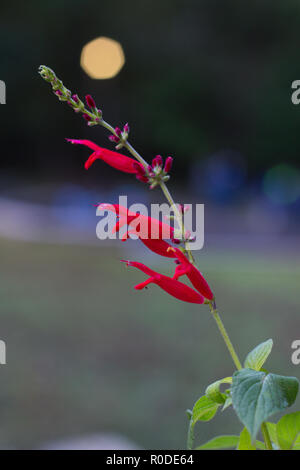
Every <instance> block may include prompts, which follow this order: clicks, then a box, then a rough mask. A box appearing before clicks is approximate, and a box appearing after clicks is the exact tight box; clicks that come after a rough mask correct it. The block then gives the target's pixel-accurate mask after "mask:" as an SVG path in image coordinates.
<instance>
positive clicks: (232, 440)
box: [195, 436, 239, 450]
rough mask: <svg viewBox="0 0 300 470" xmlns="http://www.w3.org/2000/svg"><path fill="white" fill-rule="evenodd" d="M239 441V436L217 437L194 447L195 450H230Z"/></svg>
mask: <svg viewBox="0 0 300 470" xmlns="http://www.w3.org/2000/svg"><path fill="white" fill-rule="evenodd" d="M238 441H239V436H218V437H214V438H213V439H211V440H210V441H208V442H206V443H205V444H202V445H201V446H199V447H196V449H195V450H217V449H231V448H233V447H236V445H237V443H238Z"/></svg>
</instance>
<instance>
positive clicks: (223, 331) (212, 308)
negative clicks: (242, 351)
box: [209, 302, 242, 370]
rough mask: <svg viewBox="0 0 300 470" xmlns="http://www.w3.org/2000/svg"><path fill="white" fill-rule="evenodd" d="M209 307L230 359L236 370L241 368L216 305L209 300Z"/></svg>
mask: <svg viewBox="0 0 300 470" xmlns="http://www.w3.org/2000/svg"><path fill="white" fill-rule="evenodd" d="M209 307H210V311H211V314H212V316H213V317H214V319H215V321H216V323H217V325H218V328H219V331H220V333H221V335H222V338H223V340H224V342H225V344H226V346H227V349H228V351H229V354H230V356H231V357H232V360H233V362H234V364H235V366H236V368H237V369H238V370H240V369H242V364H241V362H240V360H239V358H238V355H237V353H236V352H235V349H234V347H233V344H232V342H231V341H230V338H229V336H228V333H227V331H226V329H225V326H224V323H223V322H222V320H221V317H220V315H219V313H218V311H217V309H216V307H215V306H214V305H213V304H212V303H211V302H210V303H209Z"/></svg>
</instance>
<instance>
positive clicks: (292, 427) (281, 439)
mask: <svg viewBox="0 0 300 470" xmlns="http://www.w3.org/2000/svg"><path fill="white" fill-rule="evenodd" d="M276 431H277V438H278V444H279V446H280V448H281V449H282V450H291V449H292V448H293V446H294V444H295V443H296V440H297V438H298V437H300V411H298V412H296V413H290V414H288V415H285V416H283V417H282V418H281V419H280V420H279V421H278V423H277V426H276Z"/></svg>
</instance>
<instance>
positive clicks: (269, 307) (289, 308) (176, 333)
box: [0, 240, 300, 449]
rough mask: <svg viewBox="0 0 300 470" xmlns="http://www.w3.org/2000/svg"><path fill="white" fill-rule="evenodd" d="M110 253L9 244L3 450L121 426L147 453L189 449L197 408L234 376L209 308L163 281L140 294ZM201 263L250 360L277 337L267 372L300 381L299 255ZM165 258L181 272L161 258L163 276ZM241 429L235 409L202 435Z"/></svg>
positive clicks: (204, 258)
mask: <svg viewBox="0 0 300 470" xmlns="http://www.w3.org/2000/svg"><path fill="white" fill-rule="evenodd" d="M103 246H104V245H102V247H100V244H99V247H78V246H55V245H42V244H41V245H39V244H31V243H21V242H13V241H7V240H0V251H1V268H0V295H1V296H0V298H1V311H0V339H3V340H5V341H6V344H7V365H6V366H1V367H0V374H1V380H0V384H1V385H0V447H2V448H7V447H13V448H30V447H35V446H38V445H40V444H42V443H44V442H45V441H49V440H52V439H59V438H63V437H65V436H72V435H74V436H78V435H81V434H89V433H94V432H97V433H98V432H103V431H104V432H105V431H113V432H119V433H122V434H124V435H126V436H128V437H129V438H131V439H132V440H134V441H135V442H136V443H137V444H138V445H139V446H142V447H144V448H152V449H159V448H161V449H162V448H169V449H170V448H184V447H185V442H186V430H187V418H186V414H185V410H186V408H189V407H191V406H192V405H193V403H194V401H195V400H196V399H197V398H198V396H199V395H200V394H203V393H204V390H205V387H206V385H207V384H208V383H210V382H212V381H214V380H216V379H218V378H221V377H223V376H226V375H229V374H231V373H232V364H231V361H230V358H229V356H228V354H227V351H226V350H225V347H224V345H223V343H222V340H221V339H220V338H219V336H218V334H217V330H216V326H215V324H214V322H213V320H212V318H210V315H209V313H208V309H207V307H205V306H202V307H198V306H194V305H188V304H185V303H181V302H179V301H176V300H175V299H173V298H171V297H169V296H167V295H166V294H165V293H164V292H162V291H161V290H160V289H159V288H158V287H157V286H150V287H149V289H148V290H145V291H143V292H136V291H134V289H133V286H134V284H136V283H138V282H141V280H142V279H144V276H143V274H142V273H140V272H138V271H136V270H134V269H132V270H131V269H129V268H128V269H127V268H126V267H125V266H123V265H120V263H119V262H118V260H119V259H120V258H122V257H123V256H124V254H123V256H122V254H121V253H120V252H119V251H118V249H116V250H112V249H106V248H103ZM138 259H139V260H141V261H142V260H143V259H142V257H140V256H139V257H138ZM199 260H200V261H201V270H202V271H203V272H204V273H205V275H206V277H207V279H208V280H209V282H210V283H211V284H212V285H213V288H214V291H215V292H216V293H217V300H218V305H219V307H220V309H221V311H222V312H223V315H222V317H223V320H224V322H225V325H226V327H227V329H228V331H229V333H230V336H231V338H232V341H233V343H234V344H236V347H237V350H238V352H239V354H240V356H241V357H242V358H244V357H245V355H246V354H247V352H248V351H249V350H250V349H251V348H253V347H254V346H256V345H257V344H258V343H259V342H261V341H263V340H265V339H267V338H269V337H272V338H273V339H274V342H275V346H274V350H273V354H272V356H271V359H269V361H268V363H267V367H269V368H270V369H272V371H274V372H277V373H284V374H286V375H296V376H298V377H299V370H300V368H299V366H298V367H297V366H294V365H293V364H292V363H291V359H290V357H291V343H292V341H293V340H294V339H299V335H300V332H299V274H300V267H299V255H297V257H296V255H295V256H294V257H293V256H292V257H287V256H285V254H284V253H278V252H277V253H276V254H273V255H272V256H263V255H262V254H258V253H257V254H255V253H252V252H249V253H246V252H237V251H233V250H231V251H224V250H222V251H219V252H216V251H213V253H211V252H209V253H208V252H207V251H203V252H200V254H199ZM147 262H148V261H147ZM158 263H159V264H158ZM162 263H164V266H162ZM165 263H168V266H169V267H170V269H171V268H172V269H173V265H172V264H171V262H170V261H166V260H161V259H160V258H159V257H158V256H155V255H153V258H152V260H151V266H152V267H153V268H154V269H155V268H158V269H161V270H162V271H163V270H164V272H166V273H167V272H168V266H167V265H166V264H165ZM149 264H150V263H149ZM299 404H300V401H299V400H298V403H297V405H295V407H294V409H296V408H297V407H298V409H299ZM218 427H219V429H218ZM239 429H240V423H239V422H238V421H237V419H236V418H235V417H234V415H233V413H232V411H231V410H227V411H225V412H224V413H223V414H221V413H220V414H219V415H218V416H217V418H215V420H214V421H212V422H210V423H205V424H202V425H200V426H198V428H197V433H198V437H197V439H198V441H199V442H203V441H205V440H206V439H208V438H210V437H212V436H213V435H215V434H216V433H218V432H221V433H234V432H237V431H238V430H239Z"/></svg>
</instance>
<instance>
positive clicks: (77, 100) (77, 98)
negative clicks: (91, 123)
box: [72, 95, 79, 104]
mask: <svg viewBox="0 0 300 470" xmlns="http://www.w3.org/2000/svg"><path fill="white" fill-rule="evenodd" d="M72 100H73V101H75V103H77V104H78V103H79V97H78V95H72Z"/></svg>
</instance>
